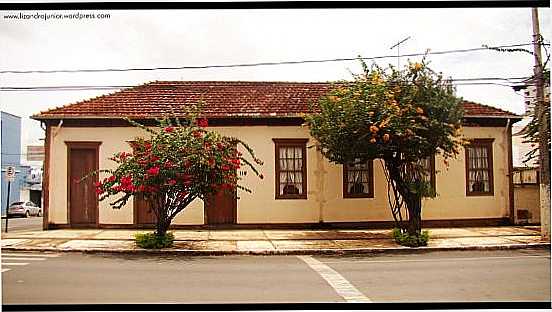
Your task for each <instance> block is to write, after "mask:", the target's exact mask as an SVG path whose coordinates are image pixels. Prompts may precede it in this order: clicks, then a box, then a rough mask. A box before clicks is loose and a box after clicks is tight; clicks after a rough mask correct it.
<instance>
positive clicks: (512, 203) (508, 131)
mask: <svg viewBox="0 0 552 312" xmlns="http://www.w3.org/2000/svg"><path fill="white" fill-rule="evenodd" d="M506 138H507V149H508V208H509V209H508V210H509V219H510V220H509V223H510V224H512V225H513V224H515V221H516V220H515V201H514V177H513V174H514V173H513V171H514V168H513V166H514V164H513V156H512V123H511V119H510V118H508V120H507V121H506Z"/></svg>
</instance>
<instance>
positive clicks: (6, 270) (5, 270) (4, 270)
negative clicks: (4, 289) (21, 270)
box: [2, 269, 11, 273]
mask: <svg viewBox="0 0 552 312" xmlns="http://www.w3.org/2000/svg"><path fill="white" fill-rule="evenodd" d="M9 270H11V269H2V273H4V272H8V271H9Z"/></svg>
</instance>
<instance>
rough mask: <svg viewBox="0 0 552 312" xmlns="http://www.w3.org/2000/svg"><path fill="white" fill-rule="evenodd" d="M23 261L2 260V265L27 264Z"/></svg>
mask: <svg viewBox="0 0 552 312" xmlns="http://www.w3.org/2000/svg"><path fill="white" fill-rule="evenodd" d="M27 264H28V263H25V262H2V265H27Z"/></svg>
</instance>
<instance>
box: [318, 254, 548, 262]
mask: <svg viewBox="0 0 552 312" xmlns="http://www.w3.org/2000/svg"><path fill="white" fill-rule="evenodd" d="M523 258H549V259H550V256H518V257H474V258H439V259H404V260H340V261H323V263H326V264H335V263H357V262H358V263H366V262H369V263H397V262H443V261H459V260H460V261H470V260H489V259H523Z"/></svg>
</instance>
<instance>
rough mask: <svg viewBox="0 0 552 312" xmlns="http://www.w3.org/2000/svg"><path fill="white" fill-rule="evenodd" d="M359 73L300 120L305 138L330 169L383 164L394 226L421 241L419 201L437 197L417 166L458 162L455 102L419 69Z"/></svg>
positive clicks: (446, 87)
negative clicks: (433, 160)
mask: <svg viewBox="0 0 552 312" xmlns="http://www.w3.org/2000/svg"><path fill="white" fill-rule="evenodd" d="M362 67H363V73H362V74H359V75H353V78H354V79H353V80H352V81H342V82H339V83H336V84H335V86H334V88H333V89H332V90H331V91H330V92H329V93H328V94H327V95H325V96H323V97H322V98H321V99H320V100H319V103H318V107H317V108H315V107H313V110H315V111H316V113H313V114H311V115H309V116H307V118H306V121H307V124H308V126H309V127H310V133H311V135H312V136H313V137H314V138H315V139H316V140H317V141H318V142H317V147H318V149H319V150H320V151H321V153H322V154H323V155H324V156H325V157H326V158H328V159H329V160H330V161H331V162H334V163H338V164H352V163H355V162H365V161H367V160H371V159H380V160H382V161H383V164H384V171H385V173H386V177H387V181H388V189H389V192H388V199H389V204H390V206H391V210H392V213H393V217H394V219H395V222H396V224H397V226H398V227H399V228H400V229H401V231H402V233H404V234H408V235H410V236H413V237H415V238H420V237H421V210H422V198H423V197H433V196H435V190H434V189H433V188H432V187H431V183H430V182H429V179H427V176H428V173H429V172H428V168H427V167H425V166H423V165H422V162H421V160H423V159H425V158H427V157H432V156H433V155H435V154H441V155H442V157H443V158H444V159H445V160H444V161H445V164H447V165H448V163H447V159H448V158H449V157H454V156H455V155H456V154H458V152H459V147H460V146H461V145H462V144H463V140H462V138H461V136H460V132H461V122H462V116H463V109H462V106H461V105H460V102H461V99H460V98H457V97H456V96H455V95H454V89H453V87H452V86H451V84H450V81H447V80H445V79H443V77H442V75H441V74H438V73H435V72H433V71H432V70H431V69H430V68H428V67H427V66H426V64H425V62H424V61H422V63H413V64H412V63H411V64H409V65H407V66H406V68H405V69H404V70H402V71H401V70H397V69H396V68H394V67H392V66H390V67H389V68H387V69H383V68H380V67H378V66H376V65H373V66H372V67H368V66H367V65H366V64H365V63H364V62H362ZM403 210H404V211H403ZM405 212H406V214H405V217H406V215H407V216H408V222H404V221H405V220H403V214H404V213H405ZM420 244H424V243H423V242H422V240H421V239H420Z"/></svg>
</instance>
